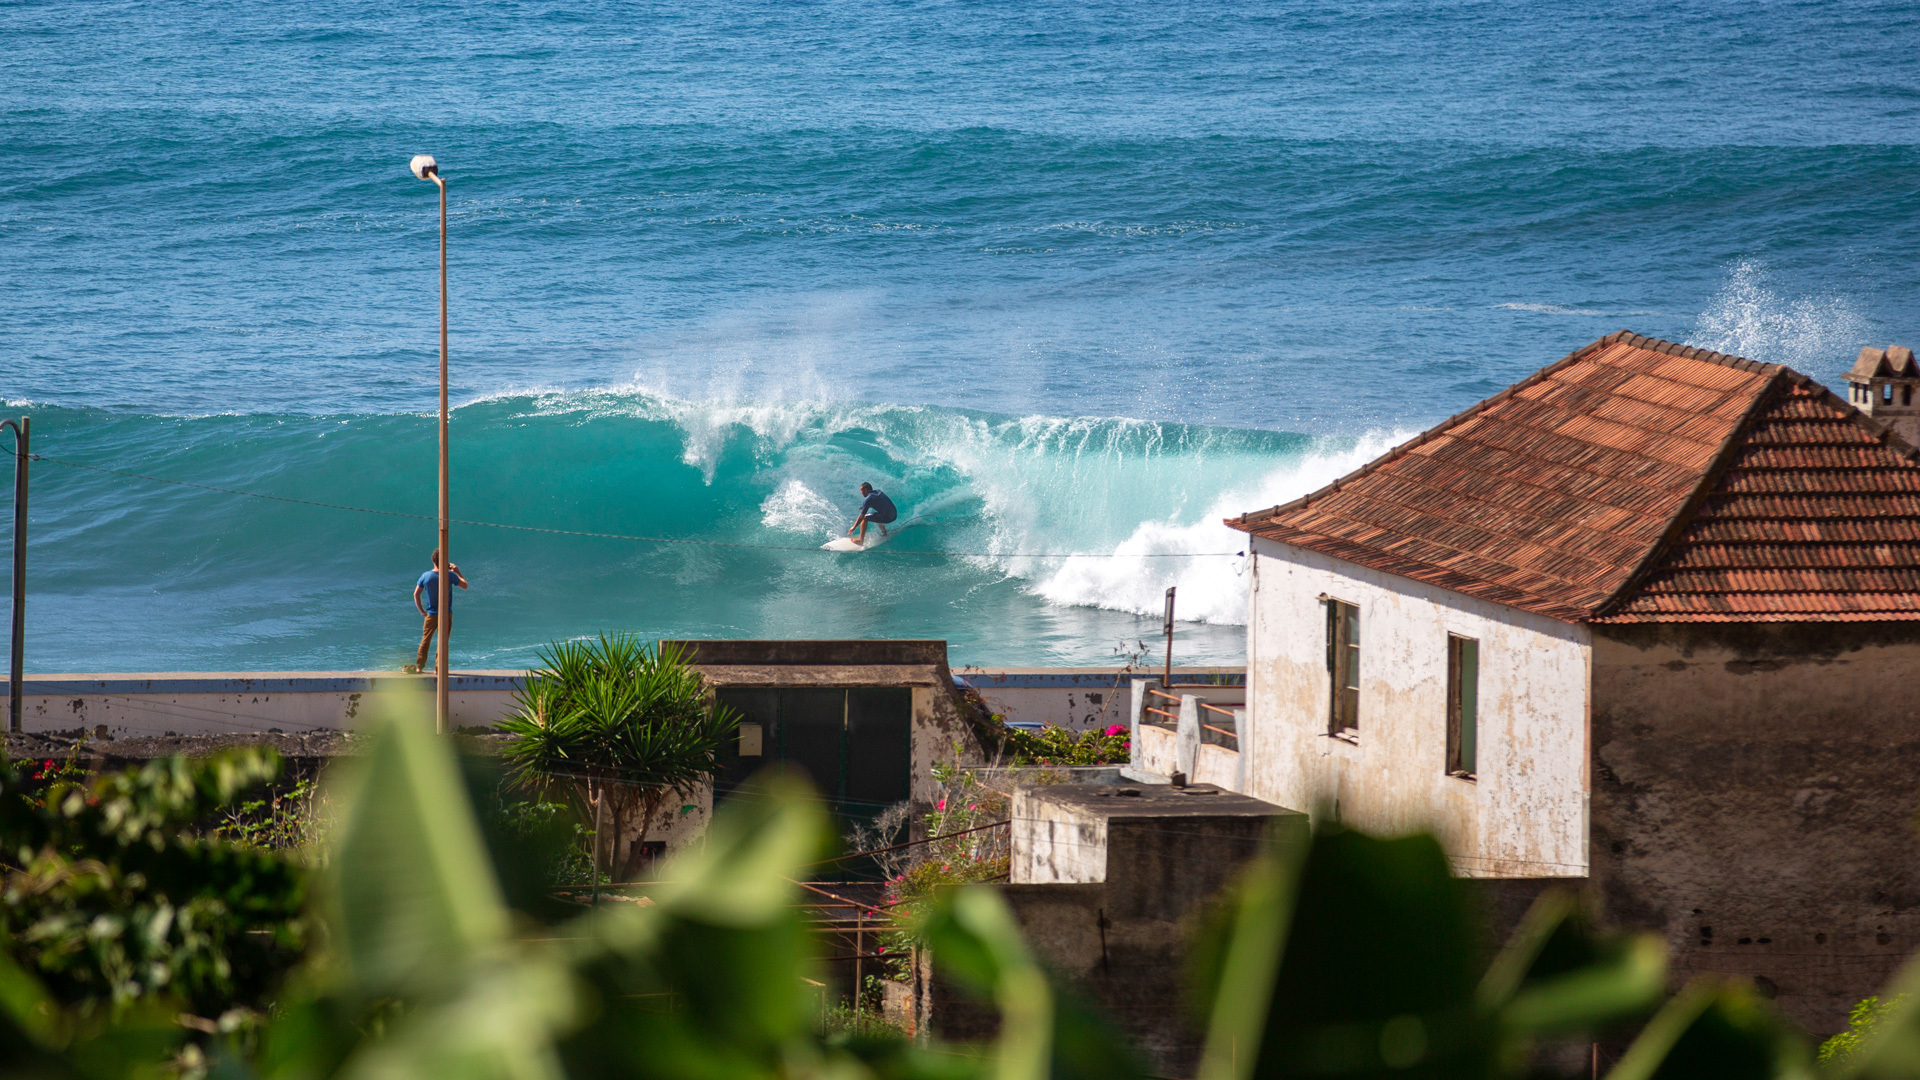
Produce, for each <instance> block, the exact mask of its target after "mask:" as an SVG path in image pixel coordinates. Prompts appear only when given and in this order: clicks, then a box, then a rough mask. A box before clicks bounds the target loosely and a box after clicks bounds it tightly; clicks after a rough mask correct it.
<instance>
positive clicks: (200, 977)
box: [0, 750, 306, 1016]
mask: <svg viewBox="0 0 1920 1080" xmlns="http://www.w3.org/2000/svg"><path fill="white" fill-rule="evenodd" d="M279 770H280V759H279V757H278V755H276V754H274V753H272V752H271V751H265V750H229V751H224V752H222V753H219V754H215V755H213V756H212V757H209V758H206V759H204V760H199V761H193V760H188V759H186V758H183V757H179V756H175V757H169V758H162V759H158V760H155V761H152V762H149V763H147V764H146V765H143V766H141V767H139V768H137V769H130V770H127V771H125V772H121V773H117V774H113V775H109V776H105V777H102V778H100V779H99V780H97V781H95V782H93V783H92V784H90V785H84V786H83V785H79V784H68V785H64V786H61V787H57V788H55V789H54V790H52V791H50V792H49V793H48V794H47V797H46V798H45V799H44V800H28V799H26V798H24V797H22V794H23V793H22V787H21V778H20V776H19V774H18V772H17V771H16V770H14V769H13V768H12V767H11V766H10V765H8V766H6V767H5V768H4V769H3V770H0V788H4V789H5V792H4V797H0V849H4V850H6V851H7V852H8V853H10V854H11V855H12V856H13V858H14V860H15V865H16V869H14V870H13V871H12V872H10V873H9V874H8V875H7V877H6V881H5V885H4V889H0V930H4V932H5V933H6V934H7V935H8V936H9V939H10V941H11V951H12V953H13V955H14V956H15V957H16V958H17V959H18V960H19V962H20V963H21V964H22V966H24V967H26V968H27V969H29V970H31V971H32V972H33V973H34V974H35V975H36V976H37V977H38V978H39V979H42V980H44V981H45V983H46V984H47V987H48V989H49V990H50V991H51V992H52V994H53V995H54V997H55V998H56V999H57V1000H60V1001H62V1002H66V1003H69V1004H73V1005H77V1006H79V1007H80V1008H81V1009H82V1010H83V1011H89V1012H99V1011H102V1010H106V1011H124V1010H126V1009H128V1008H130V1007H131V1006H132V1005H133V1003H135V1002H138V1001H140V1000H142V999H145V998H148V997H151V996H153V995H164V996H166V997H168V998H170V999H172V1001H173V1002H174V1004H175V1005H176V1006H177V1007H178V1008H184V1009H186V1010H188V1011H190V1012H194V1013H198V1014H200V1015H204V1016H219V1015H221V1014H222V1013H225V1012H227V1011H228V1010H230V1009H233V1008H235V1007H239V1008H242V1009H244V1008H248V1007H252V1008H259V1007H262V1006H263V1005H264V1004H265V996H266V994H267V993H268V992H270V991H271V990H272V989H273V988H274V986H275V985H276V984H277V983H278V982H279V979H280V977H281V975H282V973H283V972H284V971H285V970H286V969H287V968H288V967H289V966H291V965H292V964H293V963H294V962H295V961H296V960H297V959H298V957H299V956H300V955H301V953H302V952H303V951H304V948H305V942H306V922H305V919H304V917H303V907H304V901H305V893H306V888H305V879H304V873H303V871H302V869H301V868H300V867H299V866H298V865H297V864H296V863H295V862H294V861H293V860H292V859H291V858H290V857H289V856H287V855H285V854H282V853H278V852H271V851H264V850H260V849H257V848H251V847H245V846H241V845H236V844H230V843H226V842H223V841H220V840H217V839H211V838H207V837H205V836H202V835H201V834H200V829H201V827H202V826H203V825H204V824H205V823H206V822H207V821H208V820H209V819H211V818H212V817H214V816H215V815H216V814H218V813H219V812H220V811H222V810H224V809H226V808H229V807H231V806H232V805H233V804H234V803H235V802H236V801H237V800H238V799H239V798H240V797H241V796H242V795H243V794H245V793H246V792H248V791H249V790H251V789H253V788H256V787H258V786H260V785H261V784H264V783H266V782H268V781H270V780H272V779H273V778H274V777H276V776H277V775H278V774H279Z"/></svg>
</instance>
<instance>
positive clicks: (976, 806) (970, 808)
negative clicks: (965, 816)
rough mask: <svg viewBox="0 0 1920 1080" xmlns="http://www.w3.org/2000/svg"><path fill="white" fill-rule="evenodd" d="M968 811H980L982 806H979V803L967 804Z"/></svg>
mask: <svg viewBox="0 0 1920 1080" xmlns="http://www.w3.org/2000/svg"><path fill="white" fill-rule="evenodd" d="M967 809H969V810H978V809H980V804H979V803H976V802H970V803H968V804H967Z"/></svg>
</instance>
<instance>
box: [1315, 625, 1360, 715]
mask: <svg viewBox="0 0 1920 1080" xmlns="http://www.w3.org/2000/svg"><path fill="white" fill-rule="evenodd" d="M1320 600H1321V602H1322V603H1323V604H1325V605H1326V609H1327V611H1326V616H1327V734H1329V735H1332V736H1333V737H1335V738H1340V739H1348V740H1352V739H1355V738H1358V737H1359V734H1360V663H1361V645H1362V642H1363V641H1364V638H1363V636H1362V634H1361V629H1360V605H1358V604H1355V603H1352V602H1350V601H1346V600H1339V599H1336V598H1334V597H1331V596H1322V597H1321V598H1320ZM1343 684H1344V685H1343ZM1342 721H1345V722H1344V723H1343V722H1342Z"/></svg>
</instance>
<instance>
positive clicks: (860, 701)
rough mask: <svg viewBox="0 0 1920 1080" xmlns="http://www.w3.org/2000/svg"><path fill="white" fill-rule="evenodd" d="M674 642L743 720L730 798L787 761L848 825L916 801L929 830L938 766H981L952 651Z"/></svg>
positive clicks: (726, 781) (903, 643) (727, 776)
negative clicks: (950, 662)
mask: <svg viewBox="0 0 1920 1080" xmlns="http://www.w3.org/2000/svg"><path fill="white" fill-rule="evenodd" d="M674 644H677V645H678V646H680V647H681V648H682V649H684V650H685V651H686V654H687V658H688V661H689V662H690V663H691V664H692V665H693V666H694V667H696V668H698V669H699V671H700V674H701V676H702V677H704V678H705V679H706V681H707V685H708V686H709V687H712V688H713V691H714V694H715V696H716V697H717V698H718V699H719V700H720V701H721V702H722V703H723V704H726V705H730V706H732V707H733V708H734V709H736V710H738V711H739V712H740V714H741V717H742V722H741V725H740V738H739V740H738V742H737V743H736V744H735V745H733V746H731V747H729V748H728V752H727V753H726V754H724V755H723V759H722V760H723V763H724V764H725V766H726V771H725V772H723V773H722V774H721V776H720V778H719V781H718V783H717V784H716V791H717V795H718V797H719V798H720V799H722V800H724V799H725V798H726V796H727V793H728V792H730V791H732V790H733V789H734V788H735V787H737V786H739V784H740V783H741V782H742V781H744V780H746V779H747V778H748V777H749V776H751V775H753V774H754V773H755V772H757V771H759V770H760V769H761V768H762V767H764V766H766V765H768V764H771V763H775V762H781V763H784V764H787V765H789V766H792V767H796V768H798V769H800V770H802V771H804V772H805V773H806V774H807V775H808V776H809V777H810V778H811V779H812V780H813V782H814V784H815V785H817V786H818V787H819V788H820V790H821V792H822V793H823V794H824V795H825V796H826V797H827V800H828V801H829V802H830V803H832V804H833V805H834V806H835V808H836V809H837V810H838V811H839V812H840V814H841V815H842V816H843V817H846V818H849V819H858V818H865V817H871V816H873V815H875V814H877V813H879V812H880V811H881V810H884V809H885V808H886V807H888V806H890V805H892V804H894V803H898V802H910V803H912V804H913V811H914V812H913V820H914V821H920V820H922V819H923V818H924V816H925V814H926V813H927V812H928V811H930V810H931V809H933V801H934V799H935V798H936V797H937V796H936V795H935V793H934V790H935V786H936V785H935V781H934V778H933V766H934V764H935V763H936V762H939V761H951V762H954V763H956V764H962V765H974V764H979V763H980V761H981V754H980V744H979V742H978V739H977V738H976V736H975V735H974V733H973V730H972V728H971V727H970V726H969V725H968V724H967V722H966V719H965V718H964V717H963V716H962V715H961V714H960V710H959V708H958V702H957V700H956V695H955V693H954V682H953V673H952V672H951V671H950V670H949V669H948V667H947V643H946V642H944V641H937V640H930V641H920V640H888V641H680V642H675V643H674Z"/></svg>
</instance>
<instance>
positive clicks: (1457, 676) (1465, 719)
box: [1447, 634, 1480, 779]
mask: <svg viewBox="0 0 1920 1080" xmlns="http://www.w3.org/2000/svg"><path fill="white" fill-rule="evenodd" d="M1479 744H1480V643H1479V642H1478V641H1475V640H1474V639H1472V638H1470V637H1461V636H1460V635H1459V634H1448V635H1447V775H1448V776H1458V777H1461V778H1463V779H1472V778H1473V774H1474V770H1475V769H1476V768H1477V765H1478V763H1477V758H1478V755H1479V749H1480V745H1479Z"/></svg>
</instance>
